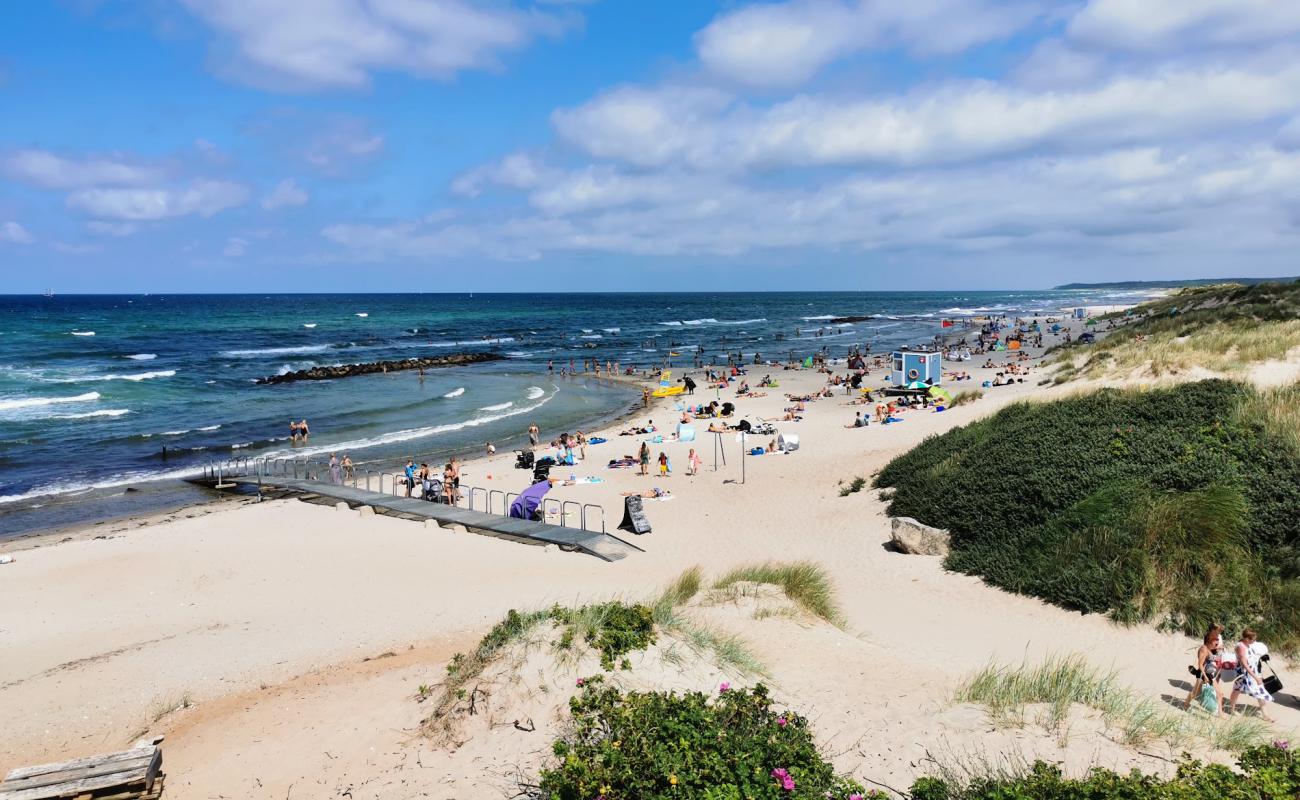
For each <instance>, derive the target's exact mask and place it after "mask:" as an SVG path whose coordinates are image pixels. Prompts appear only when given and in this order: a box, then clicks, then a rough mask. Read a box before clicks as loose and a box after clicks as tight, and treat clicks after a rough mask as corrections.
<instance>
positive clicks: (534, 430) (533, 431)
mask: <svg viewBox="0 0 1300 800" xmlns="http://www.w3.org/2000/svg"><path fill="white" fill-rule="evenodd" d="M541 432H542V429H541V428H539V427H537V423H536V422H534V423H532V424H531V425H529V426H528V444H529V445H531V446H533V447H536V446H537V437H538V436H539V435H541Z"/></svg>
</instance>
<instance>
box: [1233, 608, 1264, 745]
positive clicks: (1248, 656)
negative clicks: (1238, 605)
mask: <svg viewBox="0 0 1300 800" xmlns="http://www.w3.org/2000/svg"><path fill="white" fill-rule="evenodd" d="M1258 637H1259V635H1258V634H1257V633H1255V631H1254V630H1253V629H1251V628H1247V629H1245V630H1244V631H1242V632H1241V641H1239V642H1237V647H1236V648H1235V649H1236V654H1237V680H1235V681H1233V682H1232V696H1231V697H1229V698H1228V713H1229V714H1235V713H1237V697H1238V695H1240V694H1242V693H1243V692H1244V693H1246V694H1248V695H1250V696H1251V697H1253V698H1255V700H1257V701H1258V702H1259V716H1260V719H1262V720H1264V721H1265V722H1272V721H1273V719H1272V718H1271V717H1270V716H1269V715H1268V714H1265V713H1264V707H1265V706H1266V705H1267V704H1268V703H1271V702H1273V695H1271V694H1269V693H1268V690H1267V689H1265V688H1264V679H1263V678H1262V677H1260V674H1259V669H1260V665H1261V662H1262V661H1263V660H1265V659H1267V658H1268V648H1267V647H1265V646H1264V644H1263V643H1262V642H1260V641H1259V640H1258Z"/></svg>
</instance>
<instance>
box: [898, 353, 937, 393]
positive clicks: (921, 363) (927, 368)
mask: <svg viewBox="0 0 1300 800" xmlns="http://www.w3.org/2000/svg"><path fill="white" fill-rule="evenodd" d="M890 358H891V359H892V360H893V362H894V369H893V372H891V373H890V383H892V384H893V385H894V387H895V388H896V389H924V388H928V387H930V386H938V385H939V383H940V382H941V381H942V380H943V354H942V353H939V352H937V351H933V350H895V351H894V352H893V353H891V354H890ZM917 384H920V385H917Z"/></svg>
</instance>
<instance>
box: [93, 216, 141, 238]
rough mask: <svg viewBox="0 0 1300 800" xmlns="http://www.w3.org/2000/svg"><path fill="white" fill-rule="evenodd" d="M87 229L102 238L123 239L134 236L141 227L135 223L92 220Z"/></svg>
mask: <svg viewBox="0 0 1300 800" xmlns="http://www.w3.org/2000/svg"><path fill="white" fill-rule="evenodd" d="M86 229H87V230H89V231H90V232H91V233H97V234H99V235H101V236H115V237H118V238H122V237H125V236H130V235H132V234H134V233H135V232H136V231H138V230H140V226H139V225H136V224H135V223H133V222H104V221H103V220H98V219H92V220H91V221H90V222H87V223H86Z"/></svg>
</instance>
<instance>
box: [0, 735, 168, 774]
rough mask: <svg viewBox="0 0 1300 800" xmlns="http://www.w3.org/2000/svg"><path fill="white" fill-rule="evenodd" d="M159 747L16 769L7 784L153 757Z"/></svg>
mask: <svg viewBox="0 0 1300 800" xmlns="http://www.w3.org/2000/svg"><path fill="white" fill-rule="evenodd" d="M157 750H158V746H157V745H153V744H150V745H142V746H140V747H133V748H131V749H130V750H121V751H119V752H116V753H106V754H102V755H97V756H86V757H85V758H74V759H72V760H71V761H56V762H53V763H50V764H37V765H36V766H33V767H16V768H15V769H11V770H9V774H8V775H6V776H5V782H6V783H7V782H9V781H12V780H17V779H19V778H30V777H32V776H33V775H43V774H45V773H48V772H60V771H63V770H69V769H79V768H81V767H89V766H92V765H95V764H105V763H110V762H113V761H129V760H131V759H133V758H140V757H141V756H153V754H154V753H155V752H157Z"/></svg>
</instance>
